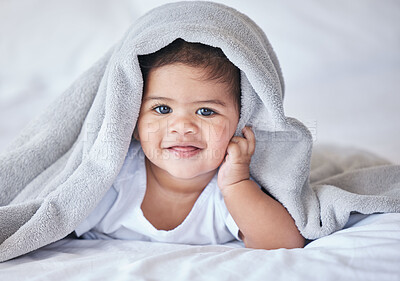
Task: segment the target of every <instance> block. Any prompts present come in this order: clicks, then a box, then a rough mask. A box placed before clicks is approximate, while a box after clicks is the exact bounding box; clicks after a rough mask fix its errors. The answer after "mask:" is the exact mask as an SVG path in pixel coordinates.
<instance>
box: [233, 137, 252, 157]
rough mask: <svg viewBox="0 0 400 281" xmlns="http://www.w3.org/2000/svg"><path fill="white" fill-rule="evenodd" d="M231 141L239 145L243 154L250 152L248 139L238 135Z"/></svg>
mask: <svg viewBox="0 0 400 281" xmlns="http://www.w3.org/2000/svg"><path fill="white" fill-rule="evenodd" d="M231 142H233V143H236V144H237V145H238V146H239V148H240V153H241V154H247V153H248V152H247V151H248V149H249V147H248V146H249V145H248V144H247V140H246V139H245V138H242V137H237V136H236V137H233V138H232V139H231Z"/></svg>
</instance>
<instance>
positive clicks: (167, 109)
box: [154, 105, 172, 114]
mask: <svg viewBox="0 0 400 281" xmlns="http://www.w3.org/2000/svg"><path fill="white" fill-rule="evenodd" d="M154 110H155V111H157V112H158V113H160V114H167V113H171V112H172V109H171V108H170V107H169V106H166V105H160V106H157V107H155V108H154Z"/></svg>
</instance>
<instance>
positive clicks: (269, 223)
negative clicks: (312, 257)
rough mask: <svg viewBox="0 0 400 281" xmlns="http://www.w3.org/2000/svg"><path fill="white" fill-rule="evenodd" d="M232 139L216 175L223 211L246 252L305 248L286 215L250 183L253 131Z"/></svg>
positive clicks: (253, 145)
mask: <svg viewBox="0 0 400 281" xmlns="http://www.w3.org/2000/svg"><path fill="white" fill-rule="evenodd" d="M243 134H244V138H242V137H233V138H232V140H231V142H230V144H229V145H228V149H227V156H226V158H225V161H224V162H223V164H222V165H221V167H220V169H219V173H218V186H219V187H220V189H221V192H222V195H223V197H224V201H225V204H226V207H227V208H228V211H229V213H230V214H231V215H232V217H233V219H234V221H235V222H236V224H237V225H238V227H239V229H240V234H239V235H240V237H241V238H242V240H243V242H244V244H245V246H246V247H248V248H256V249H277V248H299V247H303V246H304V238H303V236H301V234H300V232H299V230H298V229H297V227H296V225H295V223H294V220H293V218H292V217H291V216H290V214H289V213H288V211H287V210H286V209H285V208H284V207H283V206H282V205H281V204H280V203H279V202H277V201H275V200H274V199H273V198H271V197H270V196H268V195H267V194H265V193H264V192H263V191H262V190H261V189H260V188H259V187H258V185H257V184H256V183H255V182H254V181H252V180H250V179H249V178H250V173H249V164H250V160H251V156H252V155H253V154H254V150H255V136H254V133H253V131H252V130H251V129H250V128H248V127H245V128H244V129H243Z"/></svg>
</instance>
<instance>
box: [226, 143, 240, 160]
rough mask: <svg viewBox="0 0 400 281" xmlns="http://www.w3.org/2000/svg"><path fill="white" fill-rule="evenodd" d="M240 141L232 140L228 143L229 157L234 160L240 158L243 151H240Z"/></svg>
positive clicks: (227, 151)
mask: <svg viewBox="0 0 400 281" xmlns="http://www.w3.org/2000/svg"><path fill="white" fill-rule="evenodd" d="M240 150H241V149H240V146H239V143H237V142H235V141H231V142H230V143H229V144H228V148H227V149H226V153H227V154H228V155H229V158H230V159H232V160H235V159H238V158H240V155H241V151H240Z"/></svg>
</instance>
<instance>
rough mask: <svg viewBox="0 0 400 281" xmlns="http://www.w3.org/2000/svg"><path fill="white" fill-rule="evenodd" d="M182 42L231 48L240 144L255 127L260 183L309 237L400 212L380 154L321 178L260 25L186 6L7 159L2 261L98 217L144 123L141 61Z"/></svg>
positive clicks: (26, 135) (92, 79)
mask: <svg viewBox="0 0 400 281" xmlns="http://www.w3.org/2000/svg"><path fill="white" fill-rule="evenodd" d="M177 38H182V39H184V40H185V41H188V42H200V43H203V44H207V45H210V46H214V47H220V48H221V49H222V50H223V52H224V53H225V55H226V56H227V57H228V59H229V60H230V61H231V62H233V63H234V64H235V65H236V66H237V67H238V68H239V69H240V70H241V88H242V97H241V104H242V107H241V115H240V120H239V125H238V128H237V130H236V133H235V134H236V135H241V129H242V128H243V127H244V126H246V125H247V126H252V128H253V131H254V132H255V135H256V139H257V142H256V151H255V154H254V156H253V158H252V162H251V164H250V173H251V176H252V177H253V178H254V179H255V180H256V181H257V183H258V184H259V185H260V186H262V187H263V188H265V189H266V190H267V191H268V192H269V193H270V194H271V195H272V196H273V197H274V198H275V199H276V200H278V201H279V202H281V203H282V205H283V206H285V207H286V209H287V210H288V211H289V213H290V214H291V215H292V217H293V219H294V220H295V222H296V225H297V227H298V228H299V230H300V232H301V234H302V235H303V236H304V237H306V238H308V239H315V238H318V237H321V236H324V235H328V234H330V233H332V232H333V231H336V230H339V229H341V228H343V226H344V225H345V223H346V222H347V220H348V217H349V214H350V213H351V212H353V211H356V212H360V213H364V214H370V213H374V212H399V211H400V199H399V198H400V189H399V187H400V185H399V182H400V169H399V167H398V166H395V165H390V164H389V163H387V162H385V161H383V160H381V159H379V158H374V157H373V156H371V155H370V154H368V155H367V154H366V155H361V157H360V156H359V155H358V156H357V155H355V156H354V157H353V158H352V157H350V158H349V159H346V160H343V159H342V160H341V162H340V161H336V160H334V159H335V157H332V154H330V155H328V154H327V155H324V154H323V153H322V154H321V157H319V158H318V159H317V160H316V162H315V167H314V168H315V169H313V171H311V170H310V167H311V161H310V159H311V152H312V136H311V134H310V132H309V131H308V129H307V128H306V127H305V126H304V125H303V124H302V123H301V122H299V121H297V120H296V119H294V118H289V117H287V116H285V114H284V111H283V106H282V102H283V96H284V83H283V78H282V75H281V70H280V66H279V63H278V60H277V58H276V56H275V53H274V51H273V50H272V48H271V45H270V43H269V42H268V40H267V38H266V36H265V34H264V32H263V31H262V30H261V29H260V28H259V27H258V26H257V25H256V24H255V23H254V22H253V21H252V20H250V19H249V18H248V17H247V16H245V15H243V14H241V13H239V12H238V11H236V10H234V9H231V8H229V7H226V6H224V5H221V4H216V3H210V2H203V1H199V2H192V1H188V2H178V3H171V4H167V5H164V6H161V7H159V8H156V9H154V10H152V11H150V12H148V13H147V14H145V15H144V16H143V17H141V18H140V19H139V20H138V21H136V22H135V23H134V24H133V25H132V26H131V28H130V29H129V30H128V31H127V33H126V34H125V35H124V37H123V38H122V39H121V40H120V41H119V42H118V43H117V44H116V45H115V46H114V47H113V48H112V49H111V50H110V51H109V52H108V53H106V54H105V55H104V57H103V58H101V59H100V60H99V61H98V62H97V63H96V64H95V65H93V67H91V68H90V69H89V70H88V71H86V72H85V73H83V74H82V75H81V76H80V78H78V79H77V81H75V82H74V83H73V84H72V85H71V86H70V87H69V88H68V89H67V90H66V91H65V92H64V93H63V94H62V95H61V96H60V97H59V98H58V99H57V100H56V101H55V102H54V103H53V104H51V105H50V106H49V107H48V108H47V110H46V111H45V112H44V113H43V114H42V115H41V116H39V117H38V118H37V119H35V120H33V121H32V122H31V123H30V124H29V125H28V126H27V127H26V128H25V129H24V130H23V131H22V132H21V134H20V135H19V137H18V138H17V139H15V140H14V142H13V143H12V144H11V145H10V146H9V148H8V149H7V150H6V151H5V152H4V153H3V154H1V156H0V195H1V197H0V243H1V244H0V261H4V260H8V259H11V258H13V257H16V256H19V255H22V254H24V253H27V252H29V251H32V250H35V249H37V248H39V247H42V246H44V245H46V244H49V243H51V242H54V241H57V240H59V239H62V238H63V237H65V236H67V235H68V234H69V233H71V232H72V231H73V230H74V229H75V228H76V227H77V226H78V225H79V224H80V222H82V221H83V220H84V219H85V218H86V217H87V216H88V215H89V214H90V212H91V211H92V210H93V209H94V208H95V207H96V205H97V203H98V202H99V201H100V200H101V198H102V196H103V195H104V194H105V193H106V192H107V190H108V189H109V188H110V187H111V185H112V183H113V180H114V179H115V178H116V176H117V175H118V173H119V170H120V168H121V166H122V164H123V162H124V159H125V156H126V154H127V151H128V146H129V143H130V141H131V139H132V133H133V130H134V128H135V125H136V120H137V118H138V114H139V109H140V105H141V97H142V88H143V81H142V75H141V70H140V67H139V63H138V57H137V56H138V55H144V54H149V53H153V52H155V51H157V50H159V49H161V48H162V47H164V46H166V45H168V44H169V43H171V42H172V41H174V40H175V39H177ZM355 129H357V128H355ZM335 161H336V162H335ZM338 163H339V164H338ZM310 179H311V181H310Z"/></svg>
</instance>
